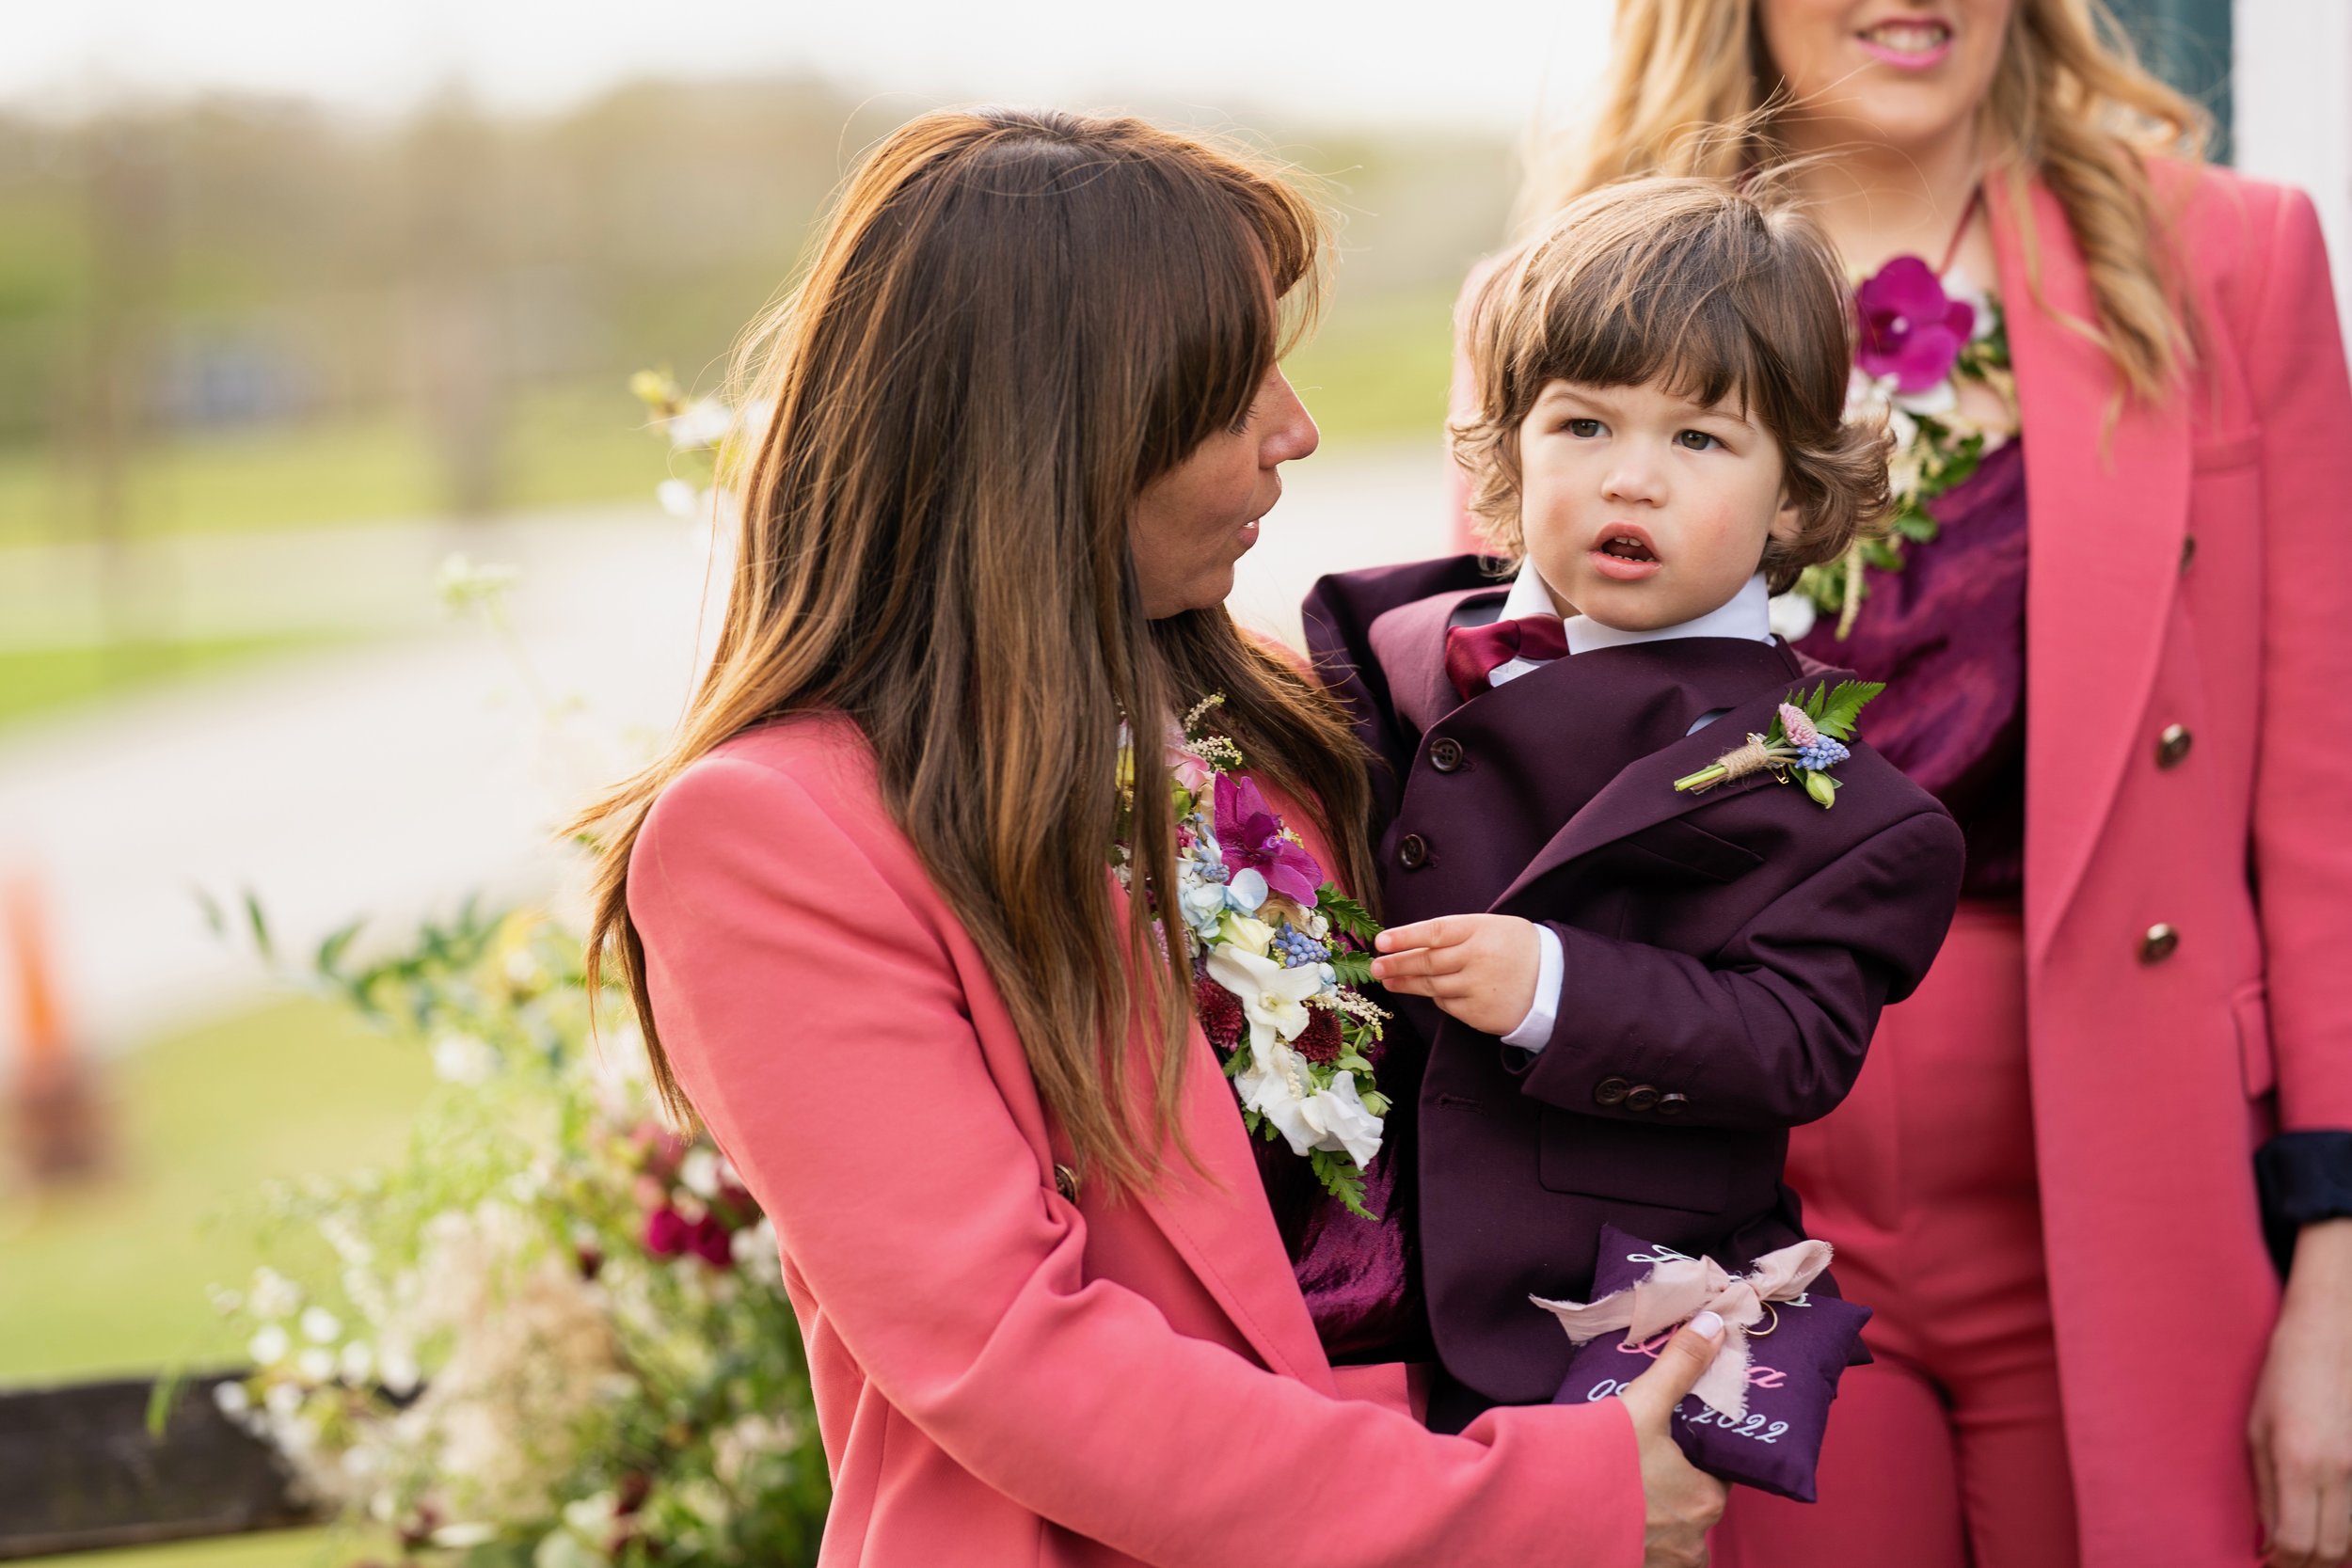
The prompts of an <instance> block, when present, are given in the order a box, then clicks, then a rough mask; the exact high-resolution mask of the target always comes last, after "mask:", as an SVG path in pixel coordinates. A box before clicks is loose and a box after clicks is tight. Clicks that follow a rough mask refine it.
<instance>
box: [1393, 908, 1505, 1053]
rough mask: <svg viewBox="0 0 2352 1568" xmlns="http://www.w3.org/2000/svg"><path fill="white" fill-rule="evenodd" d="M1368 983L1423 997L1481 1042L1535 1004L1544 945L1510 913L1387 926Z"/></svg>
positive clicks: (1501, 1032)
mask: <svg viewBox="0 0 2352 1568" xmlns="http://www.w3.org/2000/svg"><path fill="white" fill-rule="evenodd" d="M1373 945H1374V946H1375V947H1376V948H1377V949H1378V950H1379V952H1380V953H1381V954H1382V957H1380V958H1375V959H1374V960H1373V961H1372V977H1373V978H1374V979H1375V980H1377V981H1379V982H1380V983H1381V984H1382V985H1384V986H1386V987H1388V988H1389V989H1390V990H1392V991H1400V992H1402V993H1404V994H1405V995H1406V996H1426V997H1428V998H1429V999H1430V1000H1431V1001H1433V1002H1435V1003H1437V1005H1438V1006H1440V1007H1442V1008H1444V1009H1445V1010H1446V1012H1447V1013H1449V1014H1451V1015H1452V1016H1453V1017H1454V1018H1458V1019H1460V1020H1461V1021H1462V1022H1464V1023H1467V1024H1469V1025H1470V1027H1471V1028H1473V1029H1475V1030H1477V1031H1478V1032H1479V1033H1481V1034H1483V1035H1507V1034H1509V1033H1510V1032H1511V1031H1512V1030H1514V1029H1516V1028H1518V1026H1519V1024H1520V1023H1521V1022H1523V1021H1524V1020H1525V1019H1526V1017H1527V1010H1528V1009H1529V1008H1530V1007H1532V1006H1534V1005H1535V979H1536V975H1537V974H1538V973H1539V972H1540V971H1541V970H1542V967H1543V939H1542V938H1541V937H1539V936H1537V935H1536V934H1535V927H1534V923H1533V922H1531V921H1525V920H1521V919H1520V918H1519V917H1518V916H1517V915H1512V914H1449V915H1440V916H1439V917H1438V918H1437V919H1436V920H1423V921H1420V922H1417V923H1416V924H1414V925H1411V926H1391V927H1389V928H1388V929H1387V930H1385V931H1383V932H1381V933H1380V936H1379V939H1378V940H1377V941H1376V942H1375V943H1374V944H1373Z"/></svg>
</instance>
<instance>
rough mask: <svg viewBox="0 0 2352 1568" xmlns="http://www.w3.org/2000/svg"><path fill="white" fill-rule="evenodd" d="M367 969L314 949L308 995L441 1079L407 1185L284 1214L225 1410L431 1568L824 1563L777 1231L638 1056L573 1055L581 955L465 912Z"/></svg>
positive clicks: (342, 955)
mask: <svg viewBox="0 0 2352 1568" xmlns="http://www.w3.org/2000/svg"><path fill="white" fill-rule="evenodd" d="M252 909H253V907H252V906H251V904H250V901H249V900H248V901H247V906H246V912H247V914H248V916H250V914H251V912H252ZM266 929H267V927H266V923H265V922H264V923H262V924H261V925H260V926H259V927H257V934H258V933H259V932H263V931H266ZM359 945H360V933H359V931H358V928H357V927H345V928H344V929H342V930H339V931H337V932H335V933H333V934H332V935H330V936H329V937H327V938H326V941H325V942H322V943H321V944H320V947H319V949H318V951H317V953H316V954H315V955H314V956H313V958H312V960H311V972H312V974H313V977H314V978H315V980H316V981H317V982H318V983H319V984H321V985H322V986H324V987H325V988H326V989H327V990H330V991H331V992H333V993H334V994H335V995H336V996H338V997H339V998H341V1000H342V1002H343V1003H344V1004H346V1005H347V1006H349V1007H351V1008H352V1009H354V1010H355V1011H357V1012H358V1013H359V1014H360V1015H361V1016H363V1017H365V1018H368V1019H370V1020H372V1021H374V1022H378V1023H380V1024H384V1025H387V1026H389V1027H391V1028H393V1029H395V1030H397V1031H399V1032H402V1033H405V1034H407V1035H410V1036H412V1037H416V1038H418V1039H421V1040H425V1041H429V1042H430V1044H431V1053H432V1057H433V1061H434V1065H435V1067H436V1069H437V1071H438V1072H439V1073H440V1074H441V1076H442V1077H443V1079H444V1080H445V1082H444V1084H443V1085H442V1087H441V1089H440V1090H439V1091H438V1092H437V1094H436V1095H435V1096H434V1097H433V1098H432V1099H431V1100H430V1101H428V1103H427V1105H426V1108H425V1110H424V1113H423V1115H422V1116H421V1118H420V1120H419V1122H418V1125H417V1128H416V1132H415V1136H414V1138H413V1139H412V1141H411V1144H410V1147H409V1151H408V1154H407V1157H406V1159H405V1162H402V1163H399V1164H394V1165H393V1166H392V1167H390V1168H389V1169H387V1170H385V1171H383V1172H381V1173H379V1174H365V1175H361V1176H359V1177H356V1178H351V1179H346V1180H321V1181H312V1182H308V1183H305V1184H303V1185H301V1186H299V1187H295V1188H289V1189H282V1190H279V1191H278V1192H277V1193H275V1194H274V1195H273V1198H272V1212H273V1214H274V1216H275V1225H276V1229H275V1232H274V1234H275V1235H276V1237H277V1243H276V1245H275V1246H274V1249H273V1250H272V1252H271V1253H270V1254H269V1258H270V1263H271V1266H270V1267H268V1268H265V1269H263V1270H262V1271H259V1272H257V1274H256V1275H255V1277H254V1280H253V1283H252V1285H251V1286H250V1287H249V1288H247V1289H246V1291H243V1292H242V1293H240V1294H239V1295H237V1296H235V1297H233V1298H232V1299H230V1300H229V1301H227V1302H225V1303H224V1304H223V1305H224V1308H225V1309H226V1310H229V1311H230V1312H231V1313H233V1314H234V1315H235V1317H236V1318H237V1320H238V1321H239V1322H240V1323H242V1324H243V1326H244V1328H245V1330H246V1332H247V1333H248V1334H249V1335H250V1338H249V1341H248V1349H249V1353H250V1354H251V1356H252V1358H253V1360H254V1362H255V1363H256V1367H257V1370H256V1371H255V1372H254V1374H253V1376H252V1377H251V1378H250V1379H249V1380H248V1381H247V1382H246V1384H245V1385H243V1387H244V1389H245V1391H246V1401H247V1402H246V1406H245V1407H244V1409H243V1410H242V1411H241V1412H232V1413H236V1414H239V1416H240V1418H241V1419H243V1420H245V1421H246V1423H247V1424H249V1425H251V1426H252V1427H253V1428H254V1429H255V1430H257V1431H260V1432H262V1433H266V1434H267V1435H269V1436H271V1437H272V1438H273V1439H274V1440H276V1441H277V1442H278V1445H279V1447H280V1448H281V1449H284V1450H285V1451H287V1452H288V1453H290V1454H292V1455H293V1456H294V1460H295V1462H296V1464H297V1466H298V1467H300V1468H302V1469H303V1471H304V1474H305V1475H306V1476H307V1477H309V1479H310V1481H311V1483H312V1484H313V1485H315V1486H318V1487H319V1488H321V1489H322V1492H323V1495H325V1496H326V1497H328V1498H330V1499H332V1500H335V1501H337V1502H339V1503H340V1505H341V1506H342V1509H343V1511H344V1513H345V1515H346V1517H347V1518H348V1519H349V1520H351V1521H352V1522H354V1523H355V1524H357V1523H358V1522H360V1521H363V1520H369V1519H373V1520H376V1521H379V1522H384V1523H389V1524H390V1525H392V1526H394V1527H395V1528H398V1529H399V1530H400V1531H401V1532H402V1534H403V1536H404V1538H405V1539H408V1540H411V1541H412V1542H414V1543H415V1545H414V1547H413V1548H412V1550H411V1553H410V1557H411V1559H412V1560H417V1561H420V1562H427V1561H429V1562H432V1563H435V1564H454V1563H457V1562H460V1561H462V1562H466V1563H473V1562H490V1561H499V1562H506V1561H512V1562H516V1563H527V1564H545V1563H548V1562H560V1563H564V1564H569V1565H582V1564H614V1565H623V1568H651V1565H652V1564H655V1563H657V1562H658V1563H660V1564H662V1565H663V1568H673V1565H678V1564H689V1565H704V1564H719V1563H735V1562H745V1561H758V1562H776V1563H784V1564H790V1563H803V1562H809V1561H813V1560H814V1559H815V1554H816V1548H817V1543H818V1536H819V1534H820V1532H821V1529H822V1525H823V1518H824V1512H825V1506H826V1501H827V1487H828V1483H827V1480H826V1473H825V1468H824V1462H823V1455H822V1452H821V1449H819V1446H818V1442H817V1439H816V1433H815V1425H814V1419H813V1416H812V1414H811V1405H810V1393H809V1386H808V1378H807V1369H806V1367H805V1365H804V1364H803V1359H802V1351H801V1340H800V1336H799V1333H798V1330H797V1329H796V1327H795V1326H794V1323H793V1321H792V1317H791V1312H790V1308H789V1305H788V1303H787V1300H786V1298H785V1295H784V1292H783V1289H782V1281H781V1278H780V1275H779V1271H778V1265H777V1259H776V1243H775V1238H774V1235H773V1232H772V1231H771V1229H770V1228H769V1227H768V1225H767V1222H766V1221H765V1220H764V1219H763V1218H761V1217H760V1215H759V1213H758V1211H757V1209H756V1207H755V1205H754V1204H753V1201H752V1199H751V1196H750V1195H749V1194H748V1193H747V1192H745V1191H744V1190H743V1189H742V1186H741V1184H740V1181H739V1179H738V1178H737V1177H736V1176H735V1174H734V1173H733V1172H732V1170H730V1169H729V1168H728V1167H727V1166H726V1164H725V1163H724V1161H723V1159H722V1158H721V1157H720V1156H719V1154H718V1152H717V1150H716V1149H715V1148H713V1147H712V1146H711V1145H710V1144H709V1143H708V1141H707V1139H700V1138H690V1137H686V1136H682V1135H679V1134H677V1133H675V1132H672V1131H670V1130H669V1129H667V1128H666V1127H665V1126H664V1125H663V1124H662V1123H661V1122H660V1119H659V1117H658V1114H657V1111H656V1108H655V1104H654V1101H653V1096H652V1093H651V1089H650V1085H649V1084H648V1083H647V1080H646V1076H645V1071H644V1063H643V1058H642V1046H641V1045H640V1044H639V1042H638V1041H637V1040H636V1038H635V1036H634V1031H633V1030H631V1029H628V1028H627V1027H626V1026H625V1025H624V1026H621V1027H618V1028H616V1029H614V1030H613V1031H612V1035H611V1037H608V1038H606V1039H605V1040H603V1041H602V1042H596V1041H593V1040H591V1038H590V1037H589V1033H588V1003H589V998H588V993H587V991H586V990H585V986H584V981H583V978H582V974H581V971H580V961H579V956H578V955H579V950H580V949H579V942H578V941H577V939H575V938H573V937H572V936H570V935H569V934H568V933H566V932H564V931H563V930H562V929H561V928H560V927H556V926H555V925H554V924H553V923H551V922H549V921H548V920H547V919H545V918H544V917H541V916H537V915H533V914H529V913H515V914H508V915H504V916H494V915H490V914H487V913H485V911H483V910H482V909H481V908H480V907H479V906H477V905H474V904H469V905H467V906H466V907H465V908H464V909H463V910H461V911H459V912H458V913H457V915H456V916H455V917H454V918H453V919H451V920H449V921H446V922H440V923H435V924H431V925H428V926H426V927H423V928H422V929H421V931H420V932H419V933H418V934H417V935H416V936H415V938H414V939H413V940H412V941H410V942H407V943H406V944H405V945H404V946H402V947H401V948H399V949H398V950H396V951H393V952H389V953H375V954H370V955H368V956H366V957H364V958H359V957H355V954H356V953H357V950H358V947H359ZM606 1001H607V1006H610V1007H611V1008H612V1012H611V1013H610V1014H609V1015H608V1016H611V1017H614V1018H625V1017H626V1016H627V1008H626V1006H624V1005H622V1000H621V999H620V998H617V997H612V998H607V999H606ZM318 1243H325V1244H324V1246H323V1247H322V1246H320V1245H319V1244H318ZM355 1478H356V1479H355Z"/></svg>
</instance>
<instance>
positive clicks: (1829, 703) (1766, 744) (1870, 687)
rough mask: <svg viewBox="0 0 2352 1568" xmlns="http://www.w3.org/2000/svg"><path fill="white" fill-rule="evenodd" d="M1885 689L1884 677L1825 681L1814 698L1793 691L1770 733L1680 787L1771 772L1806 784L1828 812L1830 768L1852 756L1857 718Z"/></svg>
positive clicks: (1833, 797) (1833, 799) (1704, 786)
mask: <svg viewBox="0 0 2352 1568" xmlns="http://www.w3.org/2000/svg"><path fill="white" fill-rule="evenodd" d="M1885 689H1886V684H1885V683H1884V682H1883V681H1839V682H1838V683H1837V685H1836V687H1835V688H1832V687H1831V686H1830V684H1829V683H1828V682H1827V681H1823V682H1822V683H1821V684H1820V686H1817V687H1815V688H1814V689H1813V695H1811V696H1810V697H1806V696H1804V690H1803V689H1802V688H1800V689H1797V690H1795V691H1791V692H1790V693H1788V696H1789V701H1788V702H1785V703H1783V704H1781V705H1780V711H1779V713H1778V714H1776V715H1775V716H1774V717H1773V719H1772V729H1771V730H1770V731H1768V732H1767V733H1765V734H1763V735H1751V736H1748V739H1747V744H1746V745H1744V746H1737V747H1734V748H1733V749H1732V750H1730V751H1728V752H1724V754H1723V755H1722V756H1719V757H1717V758H1716V759H1715V760H1714V761H1713V762H1712V763H1710V764H1709V765H1708V766H1707V767H1705V768H1700V769H1699V770H1698V771H1697V772H1695V773H1691V774H1687V775H1685V776H1684V777H1682V778H1679V779H1677V780H1676V781H1675V788H1677V790H1692V791H1697V790H1708V789H1712V788H1714V787H1715V786H1716V785H1717V784H1728V783H1730V782H1731V781H1732V780H1734V779H1744V778H1746V777H1747V776H1748V775H1749V774H1751V773H1770V774H1772V777H1773V778H1775V779H1778V780H1779V781H1780V782H1781V783H1782V784H1788V783H1790V782H1791V781H1794V782H1796V783H1799V784H1804V792H1805V793H1806V794H1807V795H1810V796H1812V797H1813V799H1814V800H1818V801H1820V804H1821V809H1822V810H1824V811H1826V810H1828V809H1829V808H1830V807H1832V806H1834V805H1836V803H1837V787H1838V786H1837V781H1836V779H1833V778H1831V777H1830V776H1829V770H1830V769H1831V768H1835V767H1836V766H1837V765H1838V764H1839V763H1841V762H1843V761H1845V760H1846V759H1847V758H1848V757H1849V756H1851V755H1852V753H1851V752H1849V751H1848V750H1847V749H1846V742H1847V741H1849V740H1851V739H1852V738H1853V726H1854V720H1855V719H1856V718H1858V717H1859V716H1860V715H1861V712H1862V706H1863V705H1864V704H1865V703H1867V702H1868V701H1869V700H1870V699H1871V698H1873V697H1875V696H1877V695H1878V694H1879V693H1880V692H1882V691H1883V690H1885ZM1799 699H1802V701H1800V700H1799Z"/></svg>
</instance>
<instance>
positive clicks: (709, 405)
mask: <svg viewBox="0 0 2352 1568" xmlns="http://www.w3.org/2000/svg"><path fill="white" fill-rule="evenodd" d="M734 428H735V410H734V409H732V408H729V407H728V406H727V405H726V404H723V403H721V402H720V401H719V400H718V399H717V398H696V399H695V400H694V401H693V402H691V403H690V404H687V405H686V406H685V407H684V408H681V409H679V410H678V411H677V413H676V414H675V415H674V416H672V418H671V420H670V445H671V447H672V448H673V449H674V450H675V451H687V450H688V449H690V448H693V447H715V446H717V445H718V444H719V443H720V442H721V441H723V440H724V439H726V436H727V433H728V432H729V431H731V430H733V429H734Z"/></svg>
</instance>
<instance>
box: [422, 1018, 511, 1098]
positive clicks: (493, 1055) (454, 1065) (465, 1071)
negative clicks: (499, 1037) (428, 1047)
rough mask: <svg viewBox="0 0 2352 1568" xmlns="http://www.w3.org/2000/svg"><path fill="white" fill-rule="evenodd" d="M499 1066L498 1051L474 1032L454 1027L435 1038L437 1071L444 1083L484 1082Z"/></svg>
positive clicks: (434, 1055)
mask: <svg viewBox="0 0 2352 1568" xmlns="http://www.w3.org/2000/svg"><path fill="white" fill-rule="evenodd" d="M498 1068H499V1056H498V1053H497V1052H496V1051H493V1050H492V1049H491V1048H490V1046H489V1044H488V1042H487V1041H485V1040H482V1039H480V1038H477V1037H474V1036H472V1035H467V1034H461V1033H458V1032H457V1031H455V1030H452V1031H450V1032H449V1033H447V1034H445V1035H441V1036H438V1037H436V1038H435V1040H434V1041H433V1071H434V1074H435V1076H437V1077H438V1078H439V1079H440V1080H441V1081H442V1082H443V1083H446V1084H462V1085H473V1084H480V1083H484V1082H485V1081H487V1080H488V1078H489V1077H490V1075H491V1074H492V1073H494V1072H496V1071H498Z"/></svg>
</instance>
